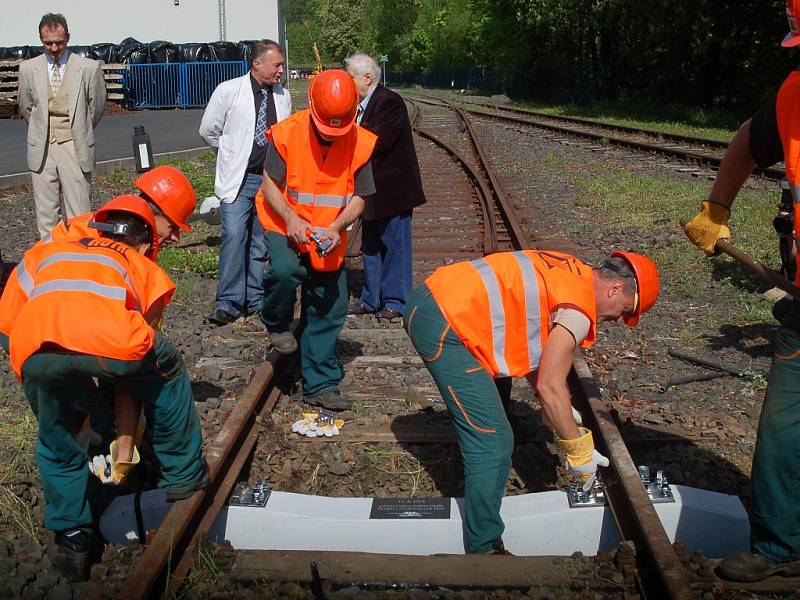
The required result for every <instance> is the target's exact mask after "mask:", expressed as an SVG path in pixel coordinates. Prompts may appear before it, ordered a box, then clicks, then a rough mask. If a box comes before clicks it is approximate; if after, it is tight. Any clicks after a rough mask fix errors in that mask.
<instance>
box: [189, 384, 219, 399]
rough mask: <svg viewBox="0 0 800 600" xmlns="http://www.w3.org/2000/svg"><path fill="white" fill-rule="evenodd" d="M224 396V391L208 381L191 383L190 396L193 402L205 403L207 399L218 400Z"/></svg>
mask: <svg viewBox="0 0 800 600" xmlns="http://www.w3.org/2000/svg"><path fill="white" fill-rule="evenodd" d="M224 394H225V389H224V388H221V387H220V386H218V385H216V384H214V383H211V382H209V381H203V380H195V381H192V395H193V396H194V401H195V402H205V401H206V400H208V399H209V398H220V397H222V396H223V395H224Z"/></svg>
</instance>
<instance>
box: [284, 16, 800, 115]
mask: <svg viewBox="0 0 800 600" xmlns="http://www.w3.org/2000/svg"><path fill="white" fill-rule="evenodd" d="M283 11H284V16H285V17H286V19H287V24H288V25H287V33H288V42H289V51H290V60H292V62H294V64H307V65H311V64H313V57H312V55H311V42H310V39H309V34H308V32H307V31H306V27H305V25H304V22H307V23H308V28H309V30H310V32H311V37H312V38H313V39H314V41H316V42H317V44H318V45H319V47H320V50H321V52H322V54H323V59H324V62H325V63H326V66H334V65H339V64H341V60H342V58H343V57H344V56H347V55H348V54H351V53H353V52H356V51H364V52H367V53H370V54H373V55H381V54H385V55H388V57H389V64H388V70H389V71H390V72H391V73H393V74H398V76H399V74H404V80H406V81H413V80H417V81H419V79H420V78H424V77H425V76H426V75H433V74H436V73H444V74H446V73H448V72H453V73H455V72H458V71H459V70H461V71H463V70H465V69H471V70H472V72H476V73H477V72H478V70H479V72H480V81H481V82H484V83H485V84H486V85H487V86H489V87H492V88H496V90H497V91H506V92H511V93H514V94H516V95H522V96H529V97H548V96H550V97H552V96H569V97H571V98H573V99H575V98H577V97H580V96H581V95H583V96H587V95H588V96H590V97H591V98H598V99H603V100H609V101H615V100H618V99H634V100H638V101H657V102H660V103H684V104H691V105H695V106H703V107H724V108H734V109H748V108H753V107H755V106H758V105H759V104H760V103H761V102H763V101H764V100H765V99H766V98H767V97H768V96H769V95H770V94H771V93H772V92H773V91H774V90H775V89H777V86H778V85H779V83H780V82H781V81H782V79H783V78H784V77H785V76H786V74H788V72H789V71H790V70H791V69H792V68H793V67H794V65H795V64H796V62H797V61H798V57H800V52H798V51H797V50H787V49H783V48H781V47H780V41H781V39H782V37H783V35H784V34H785V33H786V31H787V30H788V25H787V22H786V17H785V12H784V0H691V1H689V0H283ZM562 99H563V98H562Z"/></svg>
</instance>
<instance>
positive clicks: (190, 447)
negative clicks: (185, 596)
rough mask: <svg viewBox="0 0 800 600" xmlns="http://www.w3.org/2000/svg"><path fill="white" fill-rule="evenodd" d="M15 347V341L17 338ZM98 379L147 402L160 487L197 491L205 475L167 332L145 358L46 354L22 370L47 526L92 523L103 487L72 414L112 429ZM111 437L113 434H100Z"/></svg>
mask: <svg viewBox="0 0 800 600" xmlns="http://www.w3.org/2000/svg"><path fill="white" fill-rule="evenodd" d="M12 343H13V340H12ZM93 377H97V378H98V379H100V380H101V381H102V382H104V383H108V384H113V385H114V386H117V387H119V388H120V389H122V390H124V391H126V392H129V393H130V394H132V395H133V396H134V397H135V398H137V399H139V400H141V401H142V402H144V404H145V407H146V409H147V410H148V413H149V414H151V415H152V426H153V450H154V452H155V454H156V457H157V458H158V460H159V463H160V465H161V477H162V479H161V481H160V482H159V487H161V488H164V489H166V490H168V491H172V492H176V493H178V492H184V491H187V490H192V489H194V488H195V487H196V485H197V484H198V483H199V482H200V481H201V480H202V479H203V478H204V476H205V466H204V461H203V451H202V446H203V440H202V434H201V431H200V421H199V419H198V418H197V412H196V411H195V407H194V399H193V397H192V390H191V384H190V382H189V376H188V373H187V372H186V367H185V366H184V364H183V360H182V359H181V355H180V353H178V351H177V350H176V349H175V348H174V347H173V346H172V344H170V343H169V342H168V341H167V340H166V339H165V338H164V337H162V336H161V335H160V334H156V339H155V343H154V347H153V349H152V350H150V352H148V353H147V355H145V357H144V358H143V359H141V360H131V361H125V360H114V359H109V358H103V357H99V356H91V355H86V354H73V353H67V352H40V353H37V354H34V355H33V356H31V357H30V358H29V359H28V360H26V361H25V364H24V365H23V366H22V378H23V383H22V386H23V389H24V390H25V395H26V396H27V398H28V403H29V404H30V405H31V408H32V409H33V412H34V414H35V415H36V418H37V419H38V421H39V441H38V444H37V448H36V459H37V462H38V465H39V474H40V476H41V478H42V486H43V488H44V497H45V510H44V516H45V526H46V527H47V528H48V529H50V530H52V531H62V530H66V529H73V528H76V527H81V526H88V525H91V524H92V523H94V522H95V521H96V519H97V518H99V516H100V515H99V514H97V513H96V506H97V502H98V501H99V497H100V484H99V481H98V480H97V479H96V478H95V477H90V474H89V469H88V466H87V456H86V454H84V452H83V451H82V450H81V449H80V447H79V446H78V445H77V444H76V442H75V439H74V437H73V435H72V431H71V421H72V409H73V407H74V406H76V405H78V406H80V407H81V408H84V409H87V410H88V411H89V414H90V416H91V419H92V426H93V428H95V427H98V423H100V424H102V425H101V426H100V427H101V429H107V425H109V424H110V418H111V417H112V416H113V415H111V414H109V407H110V404H109V403H108V400H105V401H104V400H103V399H101V398H100V395H99V394H98V392H97V388H96V387H95V385H94V382H93V380H92V378H93ZM98 433H101V434H103V433H106V431H98Z"/></svg>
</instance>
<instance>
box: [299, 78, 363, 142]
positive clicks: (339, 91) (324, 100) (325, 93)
mask: <svg viewBox="0 0 800 600" xmlns="http://www.w3.org/2000/svg"><path fill="white" fill-rule="evenodd" d="M308 103H309V105H310V106H311V117H312V118H313V119H314V124H315V125H316V126H317V129H319V132H320V133H321V134H323V135H327V136H333V137H337V136H340V135H344V134H345V133H347V132H348V131H350V128H351V127H353V123H355V122H356V111H357V109H358V91H357V90H356V84H355V82H354V81H353V78H352V77H350V75H348V74H347V73H345V72H344V71H342V70H341V69H329V70H327V71H323V72H322V73H320V74H319V75H317V76H316V77H314V79H313V80H312V81H311V85H310V86H309V88H308Z"/></svg>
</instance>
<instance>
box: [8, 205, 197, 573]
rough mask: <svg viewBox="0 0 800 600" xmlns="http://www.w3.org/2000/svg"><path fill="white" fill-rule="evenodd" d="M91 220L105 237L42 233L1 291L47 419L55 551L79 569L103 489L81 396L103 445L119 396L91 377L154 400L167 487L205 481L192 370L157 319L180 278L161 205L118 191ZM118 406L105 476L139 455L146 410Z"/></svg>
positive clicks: (32, 395) (70, 568)
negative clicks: (168, 263) (76, 433)
mask: <svg viewBox="0 0 800 600" xmlns="http://www.w3.org/2000/svg"><path fill="white" fill-rule="evenodd" d="M87 227H89V228H92V229H95V230H99V232H100V236H99V237H80V236H77V237H75V236H67V237H64V238H63V239H61V240H58V241H52V242H44V241H42V242H39V243H37V244H36V245H35V246H34V247H33V248H32V249H30V250H29V251H28V252H26V253H25V255H24V256H23V260H22V261H21V262H20V264H19V265H18V266H17V268H16V270H15V273H14V274H13V275H12V281H10V284H11V287H7V288H6V291H5V293H4V294H3V297H2V299H0V323H2V324H4V327H6V328H8V330H9V332H10V335H9V339H8V345H9V347H10V360H11V366H12V369H13V370H14V373H15V374H16V376H17V377H18V378H19V379H20V381H21V382H22V386H23V389H24V391H25V395H26V396H27V398H28V402H29V403H30V405H31V408H32V410H33V412H34V414H35V415H36V417H37V420H38V423H39V443H38V445H37V463H38V465H39V472H40V475H41V479H42V485H43V488H44V496H45V526H46V527H47V528H48V529H50V530H51V531H54V532H55V534H56V535H55V541H56V546H55V550H54V552H53V553H52V555H51V560H52V561H53V563H54V564H55V565H56V566H57V567H58V568H59V569H61V570H62V571H63V572H64V573H65V574H66V575H67V576H69V577H71V578H73V579H76V580H80V579H85V578H86V577H87V576H88V571H89V567H90V562H91V558H92V555H93V550H94V549H96V548H97V547H98V545H99V544H98V543H97V541H98V540H97V536H96V534H95V526H96V523H97V520H98V519H99V517H100V515H99V514H98V512H97V510H98V508H99V506H98V503H99V501H100V499H101V498H100V495H101V494H100V483H99V480H98V479H95V478H94V477H91V476H90V470H89V468H88V466H87V463H88V457H87V454H86V451H85V450H84V448H81V446H80V445H79V444H78V442H77V441H76V439H75V438H74V437H73V429H72V422H71V421H72V417H73V407H74V406H76V405H79V406H81V407H83V408H86V409H87V410H88V412H89V414H90V417H91V420H92V427H93V428H94V429H95V430H97V431H98V433H100V434H101V436H104V437H105V443H106V444H107V442H108V439H110V436H109V432H110V430H111V418H110V417H111V415H110V414H108V413H109V410H108V407H109V405H110V403H109V402H108V399H103V398H102V397H101V394H100V392H99V390H98V389H97V387H96V386H95V383H94V381H93V378H97V379H98V380H100V381H102V382H105V383H108V384H111V385H112V386H114V388H115V389H117V390H118V391H120V392H121V394H120V396H121V397H122V398H123V399H127V400H129V399H130V398H136V399H138V400H139V401H141V402H143V403H144V404H145V405H146V406H147V408H148V412H149V413H150V414H151V415H152V421H153V425H152V426H153V449H154V452H155V455H156V457H157V458H158V460H159V462H160V464H161V477H162V479H161V481H160V483H159V486H160V487H161V488H163V489H164V490H166V493H167V498H168V499H169V500H176V499H180V498H185V497H188V496H189V495H191V494H192V493H193V492H194V491H195V490H196V489H198V488H199V487H201V486H202V485H203V484H204V483H205V481H206V480H207V469H206V466H205V462H204V460H203V452H202V437H201V430H200V422H199V419H198V417H197V413H196V412H195V408H194V400H193V397H192V392H191V385H190V381H189V377H188V373H187V371H186V368H185V366H184V364H183V360H182V359H181V356H180V354H179V353H178V351H177V350H176V349H175V348H174V347H173V346H172V345H171V344H170V342H169V341H168V340H167V339H166V338H165V337H164V336H163V335H162V334H161V333H160V332H159V331H158V329H157V326H158V324H159V323H160V321H161V317H162V312H163V310H164V308H165V307H166V306H167V304H168V303H169V301H170V299H171V297H172V294H173V293H174V291H175V286H174V284H173V283H172V281H171V280H170V279H169V277H167V275H166V274H165V273H164V272H163V271H162V270H161V269H160V268H159V267H158V266H157V265H156V264H155V262H154V260H155V258H156V255H157V253H158V239H157V238H156V237H155V236H154V233H155V232H156V229H157V225H156V220H155V217H154V215H153V212H152V211H151V209H150V208H149V206H148V204H147V203H146V202H145V201H144V200H143V199H141V198H139V197H137V196H119V197H117V198H114V199H112V200H110V201H109V202H108V203H106V204H105V205H104V206H103V207H101V208H100V209H99V210H98V211H97V212H96V213H95V214H94V218H93V221H90V222H88V223H87ZM20 300H23V301H20ZM109 388H110V386H109ZM124 415H128V416H124ZM116 417H117V425H118V430H119V431H118V433H127V436H123V437H122V438H120V439H119V440H118V441H117V443H116V444H115V445H114V447H113V448H112V449H111V452H110V455H111V457H112V460H111V465H110V473H109V474H108V477H107V478H108V479H110V480H112V481H114V482H116V483H120V482H121V481H122V480H124V477H125V475H126V474H127V472H128V471H129V470H130V469H131V468H133V466H134V464H135V462H136V456H137V452H136V449H135V448H134V446H133V443H132V439H133V435H132V434H133V432H135V429H136V425H137V421H138V410H137V409H135V408H134V409H133V410H130V408H129V407H127V410H126V407H125V406H123V407H122V408H121V407H120V405H118V406H117V414H116ZM106 447H107V446H105V444H104V446H102V447H101V448H99V449H98V448H94V449H93V450H103V449H104V448H106ZM91 453H92V452H90V455H91ZM103 454H105V452H103Z"/></svg>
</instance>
